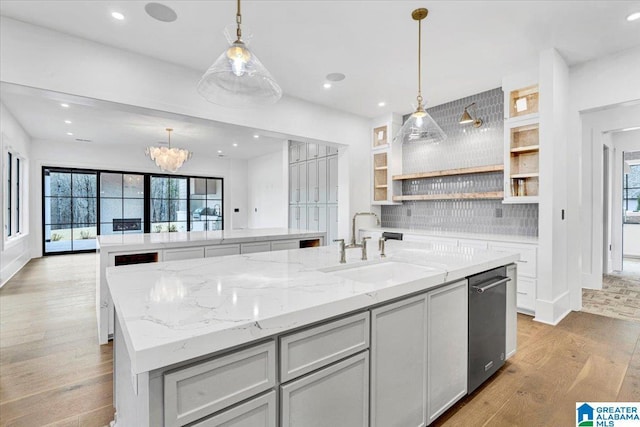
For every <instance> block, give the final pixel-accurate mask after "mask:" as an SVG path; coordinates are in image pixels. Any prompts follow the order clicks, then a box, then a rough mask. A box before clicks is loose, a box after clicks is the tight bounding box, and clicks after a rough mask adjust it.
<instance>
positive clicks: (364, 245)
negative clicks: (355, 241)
mask: <svg viewBox="0 0 640 427" xmlns="http://www.w3.org/2000/svg"><path fill="white" fill-rule="evenodd" d="M370 238H371V237H363V238H362V242H361V243H360V246H361V247H362V258H360V259H361V260H362V261H366V260H367V239H370Z"/></svg>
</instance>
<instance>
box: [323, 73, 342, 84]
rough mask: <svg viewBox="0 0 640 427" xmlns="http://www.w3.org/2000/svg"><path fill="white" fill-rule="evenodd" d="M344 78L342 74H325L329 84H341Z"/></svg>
mask: <svg viewBox="0 0 640 427" xmlns="http://www.w3.org/2000/svg"><path fill="white" fill-rule="evenodd" d="M345 77H346V76H345V75H344V74H342V73H329V74H327V80H329V81H330V82H341V81H343V80H344V78H345Z"/></svg>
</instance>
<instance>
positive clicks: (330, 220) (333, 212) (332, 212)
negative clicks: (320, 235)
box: [327, 205, 338, 245]
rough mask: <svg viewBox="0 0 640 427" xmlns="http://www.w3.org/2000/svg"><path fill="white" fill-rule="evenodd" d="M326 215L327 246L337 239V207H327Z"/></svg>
mask: <svg viewBox="0 0 640 427" xmlns="http://www.w3.org/2000/svg"><path fill="white" fill-rule="evenodd" d="M328 210H329V213H328V215H327V239H328V240H329V241H328V242H327V245H330V244H332V243H333V240H334V239H337V238H338V205H328Z"/></svg>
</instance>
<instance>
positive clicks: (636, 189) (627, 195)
mask: <svg viewBox="0 0 640 427" xmlns="http://www.w3.org/2000/svg"><path fill="white" fill-rule="evenodd" d="M622 162H623V164H622V170H623V177H622V184H623V185H622V217H623V221H622V272H623V273H625V275H633V276H635V277H637V278H638V279H640V150H638V151H625V152H624V153H623V155H622Z"/></svg>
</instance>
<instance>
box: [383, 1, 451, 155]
mask: <svg viewBox="0 0 640 427" xmlns="http://www.w3.org/2000/svg"><path fill="white" fill-rule="evenodd" d="M428 14H429V11H428V10H427V9H424V8H421V9H416V10H414V11H413V12H411V17H412V18H413V20H414V21H418V96H417V98H416V99H417V101H418V107H417V108H416V111H415V112H413V114H411V116H409V118H408V119H407V121H406V122H404V124H403V125H402V128H401V129H400V132H398V134H397V135H396V137H395V138H394V141H395V140H396V139H397V138H398V137H399V138H400V139H401V141H402V142H403V143H407V142H426V143H431V144H437V143H439V142H440V141H443V140H445V139H446V138H447V135H446V134H445V133H444V131H443V130H442V128H440V126H438V124H437V123H436V122H435V120H433V118H432V117H431V116H430V115H429V113H427V112H426V110H425V109H424V104H423V98H422V78H421V74H422V68H421V65H422V63H421V59H420V56H421V54H422V49H421V48H422V43H421V38H422V20H423V19H424V18H426V17H427V15H428Z"/></svg>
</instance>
